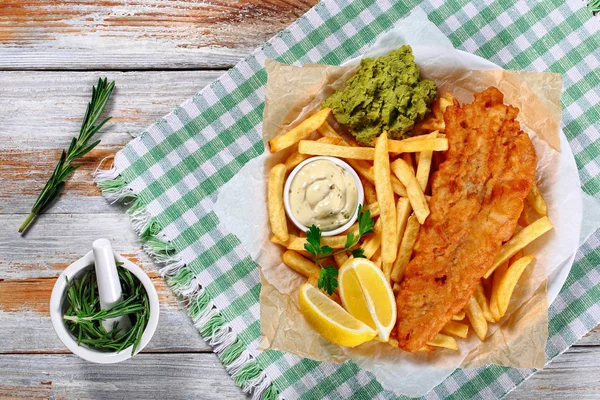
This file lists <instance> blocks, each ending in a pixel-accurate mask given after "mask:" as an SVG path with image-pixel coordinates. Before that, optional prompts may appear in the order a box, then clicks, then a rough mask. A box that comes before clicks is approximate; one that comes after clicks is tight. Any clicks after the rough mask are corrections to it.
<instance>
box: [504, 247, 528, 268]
mask: <svg viewBox="0 0 600 400" xmlns="http://www.w3.org/2000/svg"><path fill="white" fill-rule="evenodd" d="M524 255H525V252H524V251H523V249H521V250H519V251H517V252H516V253H515V255H514V256H512V257H511V258H510V259H509V260H508V265H510V264H512V263H514V262H515V261H517V260H518V259H519V258H521V257H523V256H524Z"/></svg>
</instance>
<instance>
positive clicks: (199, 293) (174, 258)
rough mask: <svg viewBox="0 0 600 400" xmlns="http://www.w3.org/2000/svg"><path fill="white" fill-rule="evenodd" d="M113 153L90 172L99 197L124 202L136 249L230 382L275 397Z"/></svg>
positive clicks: (255, 396) (268, 399) (263, 396)
mask: <svg viewBox="0 0 600 400" xmlns="http://www.w3.org/2000/svg"><path fill="white" fill-rule="evenodd" d="M118 157H119V153H117V155H116V156H115V165H114V166H113V167H112V168H110V169H107V170H100V169H97V170H96V172H95V173H94V181H95V182H96V184H97V186H98V188H100V190H101V191H102V195H103V196H104V197H105V198H106V200H108V201H109V202H110V203H111V204H113V203H117V202H120V203H123V204H125V205H128V206H129V209H128V210H127V214H129V217H130V220H131V224H132V225H133V229H134V230H135V231H136V233H137V234H138V235H139V237H140V240H141V242H142V249H143V250H144V251H145V252H146V253H148V254H149V255H150V256H152V258H153V259H154V261H155V262H156V263H158V264H160V265H162V267H161V269H160V270H159V273H160V275H161V276H163V277H164V278H165V279H166V281H167V284H168V285H169V286H170V287H171V289H172V290H173V292H174V293H175V294H177V295H178V296H180V298H181V299H183V302H184V305H185V308H186V309H187V314H188V316H189V317H190V318H191V319H192V321H193V323H194V326H195V327H196V329H197V330H198V332H199V333H200V335H201V336H202V338H203V339H204V340H205V341H206V342H207V343H208V344H209V345H210V346H212V347H213V350H214V352H215V354H216V355H217V357H219V359H220V360H221V362H222V363H223V365H224V367H225V370H226V371H227V372H228V373H229V375H231V377H232V378H233V380H234V381H235V383H236V385H238V386H239V387H241V388H242V390H243V391H244V392H245V393H249V394H251V395H252V398H253V399H266V400H275V399H277V397H278V391H277V389H276V388H275V386H274V385H273V384H272V382H271V380H270V379H269V377H268V376H267V374H266V372H265V371H263V369H262V368H261V366H260V365H259V363H258V362H257V360H256V359H255V358H254V357H253V356H252V355H251V354H250V353H249V352H248V351H247V350H246V346H245V344H244V343H242V342H241V341H239V340H238V338H237V335H236V333H235V332H234V331H233V328H232V327H231V326H229V324H228V323H227V322H226V321H225V319H224V318H223V316H222V314H221V312H220V310H219V308H218V307H217V306H216V305H215V304H214V302H213V301H212V299H211V298H210V296H209V295H208V293H206V291H205V290H204V288H203V287H202V285H201V283H200V282H199V280H198V279H197V278H196V277H195V276H194V273H193V272H192V271H191V269H190V268H188V266H187V264H186V263H185V262H184V261H183V260H182V258H181V256H180V255H179V254H177V251H176V249H175V247H174V246H173V244H172V243H171V242H170V241H168V240H167V239H166V238H165V237H163V236H161V234H160V232H161V231H162V229H163V227H161V226H160V224H159V223H158V222H157V221H156V220H155V219H154V218H153V217H152V215H151V214H150V212H149V211H148V210H147V208H146V207H147V204H145V203H144V202H143V201H142V199H140V198H139V197H138V196H137V193H136V192H135V190H134V189H133V187H131V186H130V185H129V184H128V183H127V182H126V181H125V179H123V177H122V176H121V174H120V173H121V171H120V169H119V168H118V166H116V164H118V163H117V162H116V161H117V159H118ZM103 161H104V160H103ZM101 164H102V163H101ZM99 168H100V167H99Z"/></svg>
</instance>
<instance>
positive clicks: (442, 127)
mask: <svg viewBox="0 0 600 400" xmlns="http://www.w3.org/2000/svg"><path fill="white" fill-rule="evenodd" d="M416 127H417V128H418V129H424V130H426V131H440V132H445V131H446V123H445V122H444V120H443V119H436V118H434V116H433V115H431V116H429V117H428V118H425V119H424V120H423V121H421V122H419V123H418V124H417V126H416Z"/></svg>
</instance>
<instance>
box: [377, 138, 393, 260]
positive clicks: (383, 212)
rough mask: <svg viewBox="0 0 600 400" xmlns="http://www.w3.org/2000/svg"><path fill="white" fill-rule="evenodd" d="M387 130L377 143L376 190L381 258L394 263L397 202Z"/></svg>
mask: <svg viewBox="0 0 600 400" xmlns="http://www.w3.org/2000/svg"><path fill="white" fill-rule="evenodd" d="M387 143H388V137H387V132H383V133H382V134H381V135H379V139H378V140H377V144H376V145H375V160H374V163H373V166H374V172H375V182H374V183H375V191H376V192H377V203H378V204H379V212H380V215H379V219H380V220H381V221H382V222H381V225H382V230H381V258H382V260H383V262H386V263H393V262H394V260H395V259H396V252H397V251H398V248H397V247H396V204H395V203H394V191H393V190H392V181H391V173H390V156H389V154H388V145H387Z"/></svg>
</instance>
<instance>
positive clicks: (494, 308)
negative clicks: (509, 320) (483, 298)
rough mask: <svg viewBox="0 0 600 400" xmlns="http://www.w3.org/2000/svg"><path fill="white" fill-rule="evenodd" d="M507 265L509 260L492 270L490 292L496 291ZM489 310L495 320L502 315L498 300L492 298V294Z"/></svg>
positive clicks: (498, 319)
mask: <svg viewBox="0 0 600 400" xmlns="http://www.w3.org/2000/svg"><path fill="white" fill-rule="evenodd" d="M508 265H509V262H508V261H506V262H504V263H502V265H500V266H499V267H498V268H496V270H495V271H494V275H493V276H492V291H491V292H490V293H491V294H493V293H494V292H497V291H498V287H499V286H500V281H502V278H503V277H504V274H505V273H506V270H507V269H508ZM490 312H491V313H492V316H493V317H494V319H495V320H496V322H498V321H500V319H501V318H502V315H501V314H500V310H499V309H498V302H497V301H496V300H494V297H493V296H491V297H490Z"/></svg>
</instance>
